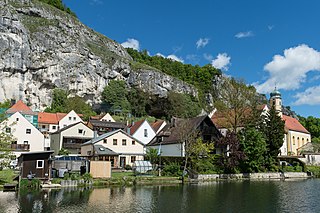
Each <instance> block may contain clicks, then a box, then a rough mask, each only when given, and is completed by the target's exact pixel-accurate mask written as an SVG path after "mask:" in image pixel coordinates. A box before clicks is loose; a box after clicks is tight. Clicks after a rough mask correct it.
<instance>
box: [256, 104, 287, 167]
mask: <svg viewBox="0 0 320 213" xmlns="http://www.w3.org/2000/svg"><path fill="white" fill-rule="evenodd" d="M261 130H262V131H263V133H264V135H265V138H266V143H267V156H266V166H267V168H269V169H270V168H271V166H272V165H273V164H276V162H277V156H278V154H279V152H280V148H281V146H282V145H283V137H284V133H285V132H284V121H283V120H282V119H281V117H280V116H279V115H278V113H277V112H276V110H275V108H274V106H272V107H271V109H270V110H269V113H268V114H267V116H266V118H265V123H264V124H263V126H262V129H261Z"/></svg>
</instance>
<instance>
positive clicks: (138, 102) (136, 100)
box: [127, 88, 149, 117]
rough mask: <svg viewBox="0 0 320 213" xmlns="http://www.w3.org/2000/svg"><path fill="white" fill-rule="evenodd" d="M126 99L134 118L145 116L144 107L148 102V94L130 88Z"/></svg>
mask: <svg viewBox="0 0 320 213" xmlns="http://www.w3.org/2000/svg"><path fill="white" fill-rule="evenodd" d="M127 99H128V101H129V103H130V106H131V107H130V108H131V113H132V114H133V115H134V116H135V117H141V116H145V115H146V114H147V113H146V106H147V104H148V101H149V94H148V93H146V92H144V91H142V90H141V89H139V88H131V89H130V91H129V92H128V95H127Z"/></svg>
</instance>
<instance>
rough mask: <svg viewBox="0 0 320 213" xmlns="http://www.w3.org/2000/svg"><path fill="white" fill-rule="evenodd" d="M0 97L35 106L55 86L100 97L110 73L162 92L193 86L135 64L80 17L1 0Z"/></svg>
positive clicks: (92, 99) (93, 99)
mask: <svg viewBox="0 0 320 213" xmlns="http://www.w3.org/2000/svg"><path fill="white" fill-rule="evenodd" d="M0 57H1V59H0V101H3V100H5V99H12V98H13V99H21V100H23V101H25V102H26V103H29V104H30V105H31V106H32V108H33V109H39V110H42V109H44V108H45V107H47V106H48V105H50V103H51V93H52V89H54V88H57V87H58V88H63V89H66V90H69V91H70V92H71V94H73V95H79V96H81V97H84V98H85V99H86V100H87V102H88V103H91V104H95V103H99V102H101V95H100V94H101V92H102V91H103V88H104V87H105V86H106V85H107V84H108V82H109V81H110V80H112V79H122V80H125V81H126V82H127V83H128V86H137V87H140V88H141V89H142V90H144V91H149V92H151V93H153V94H156V95H159V96H160V97H164V96H166V95H167V92H168V91H171V90H173V91H176V92H181V93H189V94H192V95H194V96H196V95H197V91H196V90H195V89H194V88H193V87H192V86H190V85H188V84H186V83H184V82H182V81H180V80H178V79H175V78H173V77H171V76H168V75H165V74H164V73H162V72H161V71H158V70H156V69H154V68H152V67H147V66H140V67H139V66H137V65H136V64H135V62H133V61H132V58H131V57H130V55H129V54H128V53H127V52H126V50H125V49H124V48H123V47H122V46H121V45H120V44H118V43H116V42H115V41H113V40H110V39H109V38H107V37H105V36H103V35H101V34H99V33H97V32H95V31H93V30H92V29H90V28H88V27H86V26H85V25H83V24H82V23H80V22H79V20H78V19H76V18H75V17H72V16H71V15H69V14H66V13H64V12H62V11H60V10H58V9H56V8H54V7H52V6H50V5H47V4H44V3H41V2H38V1H36V0H3V1H1V2H0Z"/></svg>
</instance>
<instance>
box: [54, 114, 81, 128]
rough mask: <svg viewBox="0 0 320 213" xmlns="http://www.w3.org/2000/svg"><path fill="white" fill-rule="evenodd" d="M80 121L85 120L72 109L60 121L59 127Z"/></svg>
mask: <svg viewBox="0 0 320 213" xmlns="http://www.w3.org/2000/svg"><path fill="white" fill-rule="evenodd" d="M78 122H83V120H82V119H81V118H80V117H79V115H78V114H77V113H76V112H75V111H73V110H72V111H70V112H69V113H68V114H67V115H66V116H64V117H63V118H62V119H61V120H60V121H59V129H62V128H63V127H66V126H69V125H71V124H75V123H78Z"/></svg>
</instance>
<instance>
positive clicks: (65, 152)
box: [58, 148, 70, 155]
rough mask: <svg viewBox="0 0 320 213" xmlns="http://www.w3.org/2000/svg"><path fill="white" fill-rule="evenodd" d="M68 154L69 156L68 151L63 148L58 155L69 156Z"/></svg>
mask: <svg viewBox="0 0 320 213" xmlns="http://www.w3.org/2000/svg"><path fill="white" fill-rule="evenodd" d="M69 154H70V152H69V150H67V149H65V148H61V149H60V150H59V153H58V155H69Z"/></svg>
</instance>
